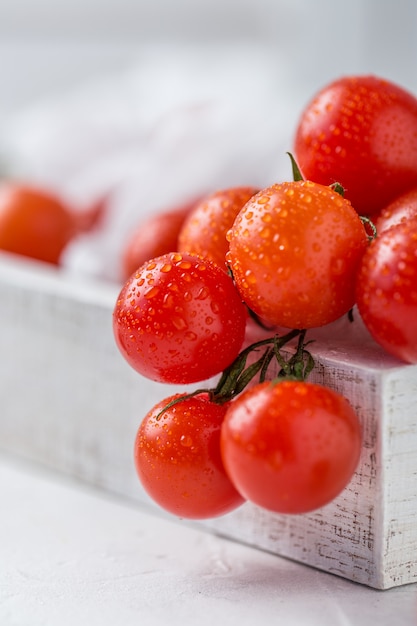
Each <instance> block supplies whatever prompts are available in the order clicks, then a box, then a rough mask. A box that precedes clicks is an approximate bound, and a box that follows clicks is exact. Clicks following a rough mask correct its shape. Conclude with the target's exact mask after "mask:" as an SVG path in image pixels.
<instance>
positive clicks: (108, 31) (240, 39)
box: [0, 0, 417, 278]
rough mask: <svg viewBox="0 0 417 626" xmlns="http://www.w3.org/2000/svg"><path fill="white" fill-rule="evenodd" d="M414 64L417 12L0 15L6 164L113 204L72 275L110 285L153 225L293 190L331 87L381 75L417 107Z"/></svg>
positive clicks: (113, 0) (192, 8)
mask: <svg viewBox="0 0 417 626" xmlns="http://www.w3.org/2000/svg"><path fill="white" fill-rule="evenodd" d="M416 61H417V2H415V0H395V1H394V0H349V2H340V1H337V0H314V1H311V0H211V1H210V2H199V1H198V0H194V1H193V0H82V1H81V0H72V1H71V2H67V1H64V0H2V2H1V4H0V156H1V158H2V162H3V168H4V171H6V172H7V173H10V174H13V175H14V176H19V177H21V178H25V179H31V180H34V181H37V182H39V183H43V184H48V185H50V186H53V187H55V188H57V189H58V190H59V191H60V192H61V193H62V194H64V195H66V196H68V197H69V198H70V199H71V200H73V201H76V202H79V203H83V202H84V203H86V202H87V203H88V202H89V201H91V200H94V197H96V196H97V195H100V193H103V192H106V191H108V190H111V191H112V192H113V193H112V202H113V206H112V212H111V214H110V217H109V222H108V224H107V232H106V233H103V234H101V235H100V236H99V237H98V236H97V237H96V239H95V241H88V242H84V243H85V245H83V242H81V243H79V245H78V247H77V249H76V250H75V252H74V251H73V252H70V253H69V255H68V259H69V260H68V265H69V266H71V267H72V268H76V267H82V268H83V270H87V271H89V272H90V273H93V274H97V275H98V274H102V275H105V276H107V277H110V278H114V277H116V275H117V259H118V255H119V252H120V247H121V245H122V241H123V238H124V237H125V236H126V233H127V231H128V230H129V229H130V228H131V226H132V225H133V223H134V222H135V221H136V222H137V221H138V218H139V217H140V216H141V215H143V214H148V213H150V212H152V211H155V210H157V209H159V208H161V207H164V206H168V205H173V204H176V203H178V202H180V201H182V200H183V199H186V198H187V197H189V196H193V195H195V194H198V193H200V192H201V191H206V190H210V189H211V188H213V187H217V188H218V187H220V186H231V185H234V184H255V185H262V184H269V183H270V182H274V180H275V179H278V178H282V177H283V176H285V175H289V174H290V170H289V165H288V159H287V157H286V155H285V152H286V151H287V150H290V149H291V141H292V136H293V132H294V129H295V124H296V121H297V116H298V115H299V113H300V111H301V109H302V108H303V107H304V106H305V105H306V103H307V101H308V100H309V99H310V98H311V97H312V96H313V95H314V93H315V92H316V91H317V90H318V89H319V88H321V87H322V86H324V85H325V84H326V83H327V82H329V81H331V80H333V79H335V78H337V77H339V76H341V75H343V74H352V73H373V74H378V75H380V76H383V77H385V78H388V79H391V80H393V81H394V82H396V83H398V84H400V85H402V86H403V87H405V88H407V89H409V90H411V91H414V92H416V93H417V74H416V71H415V68H416ZM109 233H111V237H109V236H108V234H109ZM103 257H105V259H106V268H104V269H103Z"/></svg>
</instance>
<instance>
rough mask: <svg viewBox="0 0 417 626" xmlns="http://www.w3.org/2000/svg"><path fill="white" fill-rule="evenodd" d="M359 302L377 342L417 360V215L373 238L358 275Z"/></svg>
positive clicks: (410, 360)
mask: <svg viewBox="0 0 417 626" xmlns="http://www.w3.org/2000/svg"><path fill="white" fill-rule="evenodd" d="M357 305H358V309H359V313H360V315H361V317H362V319H363V322H364V324H365V326H366V327H367V328H368V330H369V332H370V333H371V335H372V336H373V337H374V339H375V340H376V341H377V343H379V344H380V345H381V346H382V347H383V348H384V349H385V350H386V351H387V352H388V353H389V354H392V355H393V356H395V357H397V358H399V359H402V360H403V361H406V362H407V363H417V218H414V219H410V220H409V221H407V222H401V223H399V224H396V225H395V226H392V227H391V228H388V229H387V230H385V231H383V232H382V233H381V234H380V235H379V236H378V237H377V238H376V239H374V240H373V241H372V243H371V245H370V246H369V248H368V250H367V251H366V253H365V255H364V257H363V260H362V263H361V266H360V270H359V274H358V283H357Z"/></svg>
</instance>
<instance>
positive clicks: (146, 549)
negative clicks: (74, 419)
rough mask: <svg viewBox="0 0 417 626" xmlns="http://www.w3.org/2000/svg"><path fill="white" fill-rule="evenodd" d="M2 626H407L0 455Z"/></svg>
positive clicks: (280, 565) (245, 552)
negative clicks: (270, 625) (262, 624)
mask: <svg viewBox="0 0 417 626" xmlns="http://www.w3.org/2000/svg"><path fill="white" fill-rule="evenodd" d="M0 497H1V502H2V508H1V515H0V551H1V560H0V623H1V624H2V626H57V625H59V626H74V624H80V625H88V626H96V625H99V626H114V625H115V624H120V625H123V626H137V624H140V625H141V626H159V625H160V626H166V625H167V624H170V626H177V625H178V626H195V625H196V624H199V626H212V625H213V624H215V623H219V624H227V625H228V626H235V625H236V626H253V624H257V623H259V622H262V623H265V624H285V626H301V625H302V626H370V625H373V624H378V626H392V625H393V624H395V626H411V625H412V624H415V623H416V621H417V586H416V585H407V586H404V587H398V588H395V589H391V590H388V591H384V592H380V591H375V590H372V589H369V588H366V587H363V586H361V585H357V584H354V583H351V582H349V581H346V580H343V579H341V578H338V577H336V576H332V575H331V574H326V573H323V572H319V571H317V570H314V569H312V568H309V567H306V566H303V565H299V564H297V563H294V562H291V561H288V560H285V559H282V558H279V557H276V556H273V555H270V554H267V553H265V552H260V551H258V550H254V549H251V548H249V547H246V546H242V545H240V544H237V543H233V542H230V541H227V540H224V539H222V538H220V537H216V536H213V535H211V534H207V533H203V532H201V531H199V530H197V529H195V528H190V527H188V526H186V525H185V524H182V523H179V522H173V521H167V520H164V519H161V518H159V517H156V516H152V515H150V514H149V513H148V512H146V511H144V510H143V509H141V508H135V507H132V506H129V505H127V504H126V503H124V502H122V501H120V500H113V499H111V498H109V497H106V496H103V494H102V493H96V492H94V491H92V490H89V489H86V488H85V487H83V486H80V485H78V484H74V483H71V482H68V481H66V480H65V481H63V480H62V479H59V478H58V477H57V476H56V475H50V474H47V473H45V472H44V471H40V470H39V468H37V467H36V466H32V465H26V464H18V463H17V462H16V461H15V460H14V459H12V458H10V457H2V456H0Z"/></svg>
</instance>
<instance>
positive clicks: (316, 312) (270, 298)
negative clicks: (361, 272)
mask: <svg viewBox="0 0 417 626" xmlns="http://www.w3.org/2000/svg"><path fill="white" fill-rule="evenodd" d="M229 239H230V249H229V252H228V254H227V260H228V262H229V263H230V266H231V270H232V272H233V276H234V279H235V281H236V285H237V287H238V289H239V291H240V293H241V295H242V299H243V300H244V301H245V302H246V304H247V305H248V307H249V308H250V309H251V310H252V311H253V312H254V313H256V315H257V316H258V317H259V318H260V319H262V320H263V321H264V322H265V323H266V324H271V325H276V326H283V327H286V328H311V327H315V326H323V325H325V324H328V323H329V322H332V321H334V320H336V319H337V318H338V317H340V316H342V315H343V314H344V313H346V312H347V311H348V310H349V309H350V308H351V307H352V306H353V304H354V301H355V283H356V272H357V268H358V264H359V261H360V259H361V257H362V254H363V252H364V251H365V248H366V246H367V237H366V232H365V229H364V227H363V225H362V222H361V220H360V218H359V216H358V214H357V213H356V211H355V210H354V209H353V208H352V206H351V204H350V203H349V201H348V200H346V199H344V198H342V197H341V196H340V195H339V194H338V193H336V192H335V191H333V190H332V189H331V188H329V187H324V186H323V185H318V184H317V183H312V182H308V181H298V182H288V183H281V184H276V185H272V186H271V187H269V188H267V189H264V190H262V191H260V192H259V193H258V194H256V195H255V196H253V198H251V199H250V200H249V201H248V202H247V203H246V204H245V206H244V207H243V209H242V210H241V211H240V213H239V215H238V216H237V218H236V220H235V222H234V224H233V227H232V229H231V231H230V233H229Z"/></svg>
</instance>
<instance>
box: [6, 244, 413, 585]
mask: <svg viewBox="0 0 417 626" xmlns="http://www.w3.org/2000/svg"><path fill="white" fill-rule="evenodd" d="M0 285H1V298H0V351H1V360H0V385H1V386H0V394H1V395H0V397H1V406H2V409H1V413H0V447H1V448H2V449H5V450H7V451H9V452H13V453H16V454H19V455H23V456H25V457H27V458H30V459H33V460H35V461H37V462H41V463H43V464H45V465H47V466H49V467H51V468H53V469H55V470H56V471H60V472H65V473H67V474H70V475H72V476H75V477H77V478H79V479H81V480H83V481H87V482H88V483H90V484H92V485H95V486H97V487H100V488H103V489H107V490H111V491H112V492H115V493H118V494H120V495H122V496H124V497H128V498H131V499H133V500H135V501H137V502H140V503H145V504H147V505H149V506H153V505H152V503H150V501H149V499H148V498H147V496H146V495H145V494H144V492H143V490H142V488H141V486H140V484H139V482H138V480H137V478H136V475H135V471H134V466H133V441H134V437H135V434H136V429H137V427H138V425H139V422H140V420H141V418H142V417H143V415H144V414H145V412H146V411H147V410H148V409H149V408H151V407H152V406H153V405H154V404H155V403H156V402H157V401H159V400H160V399H161V398H163V397H165V396H167V395H169V394H170V393H172V391H173V388H172V387H170V386H168V385H160V384H157V383H152V382H150V381H147V380H145V379H143V378H142V377H140V376H139V375H138V374H136V373H135V372H134V371H133V370H132V369H131V368H130V367H129V366H128V365H127V364H126V363H125V362H124V361H123V359H122V358H121V357H120V355H119V353H118V351H117V348H116V347H115V343H114V340H113V334H112V329H111V313H112V309H113V306H114V302H115V298H116V296H117V293H118V290H119V287H118V286H115V285H108V284H101V283H97V282H87V281H86V282H83V281H80V280H75V279H74V278H71V277H69V276H65V275H64V274H61V273H60V272H57V271H55V270H54V269H51V268H49V267H44V266H42V265H37V264H32V263H28V262H26V261H23V260H17V259H14V258H11V257H8V256H7V255H2V256H1V257H0ZM332 328H333V331H332V333H329V329H325V330H320V331H317V332H316V333H315V338H316V342H315V343H314V344H312V345H311V351H312V352H313V354H314V356H315V357H316V360H317V367H316V368H315V370H314V372H313V374H312V375H311V380H315V381H317V382H322V383H325V384H327V385H329V386H331V387H333V388H335V389H337V390H338V391H340V392H342V393H344V394H345V395H346V396H347V397H348V399H349V400H350V401H351V403H352V404H353V406H354V408H355V409H356V410H357V412H358V414H359V416H360V419H361V422H362V425H363V449H362V455H361V460H360V464H359V467H358V470H357V472H356V474H355V476H354V478H353V479H352V481H351V483H350V484H349V485H348V486H347V488H346V489H345V490H344V492H343V493H342V494H341V495H340V496H339V497H338V498H337V499H336V500H334V501H333V502H332V503H330V504H329V505H327V506H326V507H324V508H322V509H320V510H318V511H316V512H314V513H311V514H308V515H298V516H288V515H286V516H281V515H273V514H271V513H269V512H266V511H264V510H261V509H259V508H257V507H254V506H251V505H250V504H245V505H244V506H242V507H241V508H240V509H238V510H237V511H235V512H233V513H231V514H229V515H227V516H224V517H221V518H217V519H215V520H209V521H207V522H201V523H199V525H200V526H203V527H205V528H207V530H210V531H211V532H216V533H221V534H224V535H226V536H228V537H230V538H232V539H235V540H238V541H243V542H246V543H249V544H251V545H254V546H256V547H259V548H262V549H265V550H268V551H271V552H274V553H277V554H281V555H284V556H287V557H289V558H292V559H296V560H298V561H301V562H304V563H307V564H309V565H312V566H314V567H318V568H320V569H323V570H325V571H328V572H332V573H335V574H338V575H340V576H343V577H345V578H348V579H351V580H354V581H357V582H360V583H363V584H366V585H369V586H371V587H375V588H380V589H385V588H389V587H392V586H396V585H401V584H406V583H410V582H415V581H417V525H416V524H415V516H416V514H417V480H416V476H417V409H416V406H417V366H406V365H403V364H401V363H400V362H398V361H396V360H395V359H393V358H391V357H389V356H388V355H386V354H384V353H383V351H382V350H381V349H380V348H379V347H378V346H376V344H375V343H374V342H373V341H372V339H371V338H370V337H369V335H368V334H367V333H366V332H365V331H364V330H363V328H362V327H361V325H360V323H359V321H358V320H357V321H356V322H355V324H353V325H352V324H350V323H349V322H348V321H347V319H346V320H341V321H339V322H337V323H336V324H335V325H333V327H332ZM175 390H177V388H175Z"/></svg>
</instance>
